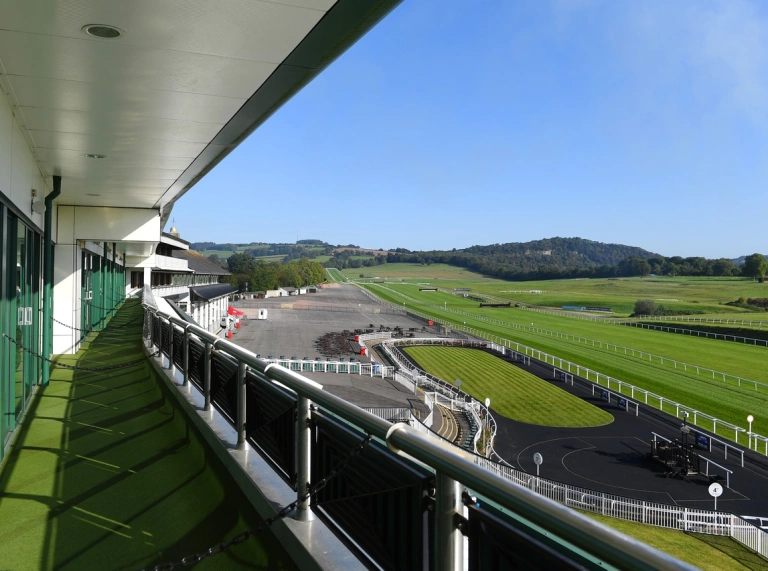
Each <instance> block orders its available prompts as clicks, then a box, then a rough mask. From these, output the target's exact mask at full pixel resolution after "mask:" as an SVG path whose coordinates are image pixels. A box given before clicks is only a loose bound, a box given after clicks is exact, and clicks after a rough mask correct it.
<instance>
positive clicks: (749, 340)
mask: <svg viewBox="0 0 768 571" xmlns="http://www.w3.org/2000/svg"><path fill="white" fill-rule="evenodd" d="M621 325H628V326H630V327H637V328H639V329H648V330H651V331H666V332H667V333H676V334H678V335H690V336H691V337H693V336H694V335H695V336H696V337H705V338H706V339H710V338H711V339H722V340H723V341H728V340H729V339H730V340H732V341H736V342H740V343H744V344H745V345H755V346H757V347H768V340H765V339H756V338H754V337H743V336H741V335H729V334H726V333H713V332H711V331H699V330H698V329H683V328H680V327H670V326H669V325H652V324H650V323H642V322H639V321H624V322H623V323H621Z"/></svg>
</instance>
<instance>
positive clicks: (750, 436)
mask: <svg viewBox="0 0 768 571" xmlns="http://www.w3.org/2000/svg"><path fill="white" fill-rule="evenodd" d="M753 420H755V417H754V416H752V415H751V414H750V415H749V416H748V417H747V422H748V423H749V432H748V433H747V434H748V435H749V449H750V450H752V421H753Z"/></svg>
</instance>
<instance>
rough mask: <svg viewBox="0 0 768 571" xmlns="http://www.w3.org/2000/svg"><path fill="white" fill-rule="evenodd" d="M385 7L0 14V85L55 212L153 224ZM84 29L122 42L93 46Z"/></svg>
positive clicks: (104, 8)
mask: <svg viewBox="0 0 768 571" xmlns="http://www.w3.org/2000/svg"><path fill="white" fill-rule="evenodd" d="M398 2H399V0H338V1H337V0H270V1H260V0H130V1H111V2H105V1H103V0H24V1H23V2H22V1H19V2H2V3H0V86H2V88H3V91H5V92H6V94H7V95H8V97H9V99H10V102H11V104H12V105H13V106H14V112H15V114H16V117H17V121H18V123H19V124H20V125H21V127H22V130H23V132H24V134H25V137H26V139H27V144H28V145H29V147H30V149H31V150H32V152H33V154H34V156H35V157H36V159H37V162H38V165H39V167H40V170H41V172H42V173H43V175H45V176H50V175H54V174H55V175H60V176H62V195H61V197H60V199H59V200H58V202H59V203H60V204H74V205H88V206H116V207H138V208H160V209H162V210H163V218H164V221H165V220H167V217H168V214H169V213H170V207H171V206H172V203H173V202H174V201H175V200H176V199H178V198H179V197H180V196H181V195H182V194H183V193H184V192H186V191H187V190H188V189H189V188H190V187H191V186H192V185H194V183H195V182H196V181H197V180H198V179H199V178H200V177H201V176H202V175H204V174H205V173H206V172H207V171H208V170H210V168H212V167H213V166H214V165H215V164H216V163H218V161H219V160H221V159H222V158H223V157H224V156H226V154H227V153H229V152H230V151H231V150H232V149H233V148H235V147H236V146H237V144H239V142H240V141H242V140H243V139H244V138H245V137H246V136H247V135H248V134H249V133H250V132H251V131H252V130H253V129H255V128H256V127H257V126H258V125H259V124H261V123H262V122H263V121H264V120H266V119H267V118H268V117H269V115H270V114H271V113H272V112H274V111H275V110H276V109H277V108H278V107H279V106H280V105H281V104H282V103H283V102H284V101H286V100H287V99H288V98H290V96H291V95H293V94H294V93H295V92H296V91H298V90H299V89H300V88H301V87H303V86H304V85H305V84H306V83H307V82H308V81H309V80H311V79H312V78H313V77H314V76H315V75H316V74H317V73H319V72H320V71H321V70H322V69H323V68H324V67H325V66H327V65H328V64H329V63H330V62H331V61H332V60H333V59H335V57H337V56H338V55H339V54H341V53H342V52H343V51H344V50H345V49H346V48H347V47H349V46H350V45H351V44H352V43H354V42H355V41H356V40H357V39H358V38H359V37H360V36H362V35H363V34H364V33H365V32H366V31H367V30H368V29H370V27H372V26H373V25H374V24H375V23H376V22H377V21H378V20H379V19H380V18H382V17H383V16H384V15H385V14H386V13H387V12H389V11H390V10H391V9H392V8H393V7H394V6H395V5H396V4H397V3H398ZM89 24H106V25H109V26H114V27H117V28H119V29H120V30H122V31H123V32H124V34H123V35H122V36H121V37H118V38H115V39H103V38H98V37H93V36H90V35H88V34H86V33H85V32H84V31H83V27H84V26H86V25H89ZM86 154H98V155H106V158H88V157H86V156H85V155H86Z"/></svg>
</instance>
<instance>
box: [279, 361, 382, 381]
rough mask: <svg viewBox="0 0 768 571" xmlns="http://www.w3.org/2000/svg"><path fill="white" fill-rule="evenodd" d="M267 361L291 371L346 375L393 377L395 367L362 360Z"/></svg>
mask: <svg viewBox="0 0 768 571" xmlns="http://www.w3.org/2000/svg"><path fill="white" fill-rule="evenodd" d="M264 360H265V361H266V362H267V363H277V364H279V365H282V366H283V367H285V368H286V369H290V370H291V371H302V372H305V373H307V372H308V373H341V374H345V375H364V376H366V377H381V378H383V379H384V378H386V379H391V378H393V376H394V374H395V368H394V367H388V366H384V365H382V364H380V363H361V362H360V361H352V362H349V361H310V360H296V359H264Z"/></svg>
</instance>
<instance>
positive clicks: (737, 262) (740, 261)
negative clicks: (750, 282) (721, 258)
mask: <svg viewBox="0 0 768 571" xmlns="http://www.w3.org/2000/svg"><path fill="white" fill-rule="evenodd" d="M751 255H752V254H747V256H751ZM747 256H739V257H738V258H733V259H732V260H731V261H732V262H733V265H734V266H740V265H742V264H743V263H744V260H746V259H747ZM763 257H764V258H765V259H766V260H768V255H767V254H763Z"/></svg>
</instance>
